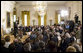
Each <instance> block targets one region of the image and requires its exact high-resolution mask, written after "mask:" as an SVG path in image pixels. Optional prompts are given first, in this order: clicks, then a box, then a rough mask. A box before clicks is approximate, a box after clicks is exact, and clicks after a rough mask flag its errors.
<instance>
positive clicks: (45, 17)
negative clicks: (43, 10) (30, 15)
mask: <svg viewBox="0 0 83 53" xmlns="http://www.w3.org/2000/svg"><path fill="white" fill-rule="evenodd" d="M46 20H47V14H45V15H44V26H46V25H47V23H46Z"/></svg>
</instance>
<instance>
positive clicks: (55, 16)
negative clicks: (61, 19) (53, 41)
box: [55, 11, 58, 24]
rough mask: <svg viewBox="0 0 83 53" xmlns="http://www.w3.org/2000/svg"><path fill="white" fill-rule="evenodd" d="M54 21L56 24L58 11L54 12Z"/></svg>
mask: <svg viewBox="0 0 83 53" xmlns="http://www.w3.org/2000/svg"><path fill="white" fill-rule="evenodd" d="M55 23H56V24H58V11H56V12H55Z"/></svg>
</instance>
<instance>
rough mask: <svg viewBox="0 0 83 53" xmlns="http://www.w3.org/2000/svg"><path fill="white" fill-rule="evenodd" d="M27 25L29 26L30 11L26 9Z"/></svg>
mask: <svg viewBox="0 0 83 53" xmlns="http://www.w3.org/2000/svg"><path fill="white" fill-rule="evenodd" d="M27 26H30V11H27Z"/></svg>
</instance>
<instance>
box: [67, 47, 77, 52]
mask: <svg viewBox="0 0 83 53" xmlns="http://www.w3.org/2000/svg"><path fill="white" fill-rule="evenodd" d="M66 52H76V49H75V48H74V47H73V46H69V47H68V48H67V49H66Z"/></svg>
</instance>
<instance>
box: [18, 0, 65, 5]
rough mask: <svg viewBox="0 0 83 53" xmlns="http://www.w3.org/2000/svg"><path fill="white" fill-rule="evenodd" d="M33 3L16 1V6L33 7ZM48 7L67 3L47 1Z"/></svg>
mask: <svg viewBox="0 0 83 53" xmlns="http://www.w3.org/2000/svg"><path fill="white" fill-rule="evenodd" d="M32 2H33V1H16V4H19V5H32ZM46 2H47V5H49V6H54V5H64V4H65V3H66V2H67V1H46Z"/></svg>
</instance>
